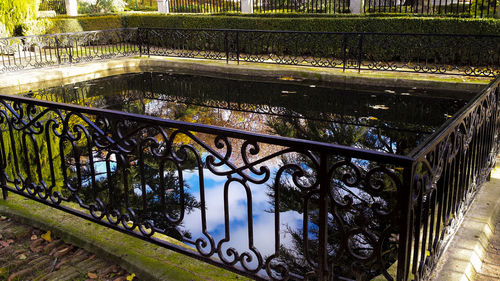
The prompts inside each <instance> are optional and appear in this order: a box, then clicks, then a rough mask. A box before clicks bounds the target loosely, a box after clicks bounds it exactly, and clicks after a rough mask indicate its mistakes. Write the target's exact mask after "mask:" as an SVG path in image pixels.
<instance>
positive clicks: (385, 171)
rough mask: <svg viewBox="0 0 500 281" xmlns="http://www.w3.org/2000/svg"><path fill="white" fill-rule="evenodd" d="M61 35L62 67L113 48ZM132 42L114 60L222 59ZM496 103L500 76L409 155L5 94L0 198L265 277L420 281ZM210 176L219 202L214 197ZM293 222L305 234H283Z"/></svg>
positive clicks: (473, 174)
mask: <svg viewBox="0 0 500 281" xmlns="http://www.w3.org/2000/svg"><path fill="white" fill-rule="evenodd" d="M127 31H130V32H131V31H133V32H131V33H127V34H137V30H136V29H132V30H128V29H127ZM141 31H143V30H141ZM113 32H118V34H121V33H122V32H125V31H123V30H120V31H113ZM176 32H177V33H175V34H181V31H176ZM190 32H191V31H190ZM192 32H194V33H203V32H206V33H208V32H207V31H192ZM139 34H145V35H148V34H149V35H151V34H150V33H149V32H140V33H139ZM208 34H211V33H208ZM214 34H223V35H224V36H225V35H229V34H233V35H236V36H241V34H240V33H238V32H235V33H230V31H214ZM269 34H273V33H272V32H270V33H269ZM276 34H279V33H278V32H277V33H276ZM292 34H295V33H292ZM305 34H307V33H305ZM149 35H148V36H149ZM57 36H60V35H55V37H56V38H57ZM65 36H68V37H65V38H68V41H67V42H66V43H65V46H66V48H67V49H66V50H69V51H67V53H65V54H67V56H66V57H67V58H68V59H67V60H66V62H72V60H73V59H74V58H75V56H74V54H73V50H82V49H85V48H87V47H88V48H91V49H92V48H97V49H101V50H115V49H114V47H108V46H109V43H110V42H109V41H106V40H108V39H107V38H104V39H103V41H102V45H96V44H97V43H95V42H92V43H88V44H84V46H83V47H82V46H78V45H77V47H75V49H73V47H72V46H74V45H73V44H70V43H71V42H73V41H71V39H69V38H71V37H70V36H69V35H65ZM346 36H347V35H346ZM44 38H45V37H44ZM48 38H53V37H50V36H49V37H48ZM97 38H99V37H97ZM119 38H122V37H119ZM126 38H128V37H126ZM130 38H133V37H130ZM146 38H147V37H146ZM154 38H158V36H155V37H154ZM58 40H59V39H58ZM97 42H100V41H99V40H97ZM130 42H132V43H133V42H136V41H134V40H133V39H127V40H121V41H120V43H119V44H118V43H116V42H112V43H114V44H115V45H112V46H126V49H119V50H120V51H119V52H108V53H107V54H110V53H112V54H117V55H123V54H124V52H125V51H122V50H131V51H130V52H129V53H133V52H140V53H142V54H151V55H153V54H155V52H159V53H160V54H161V52H162V51H164V50H172V49H174V50H178V49H177V48H178V46H181V47H182V50H184V51H185V52H189V53H187V54H189V55H190V56H194V55H193V54H195V55H196V56H204V55H205V54H215V53H216V52H215V51H214V50H217V51H218V48H219V47H221V48H222V50H223V52H222V53H223V54H224V48H226V46H224V44H223V45H222V46H220V45H217V44H215V43H218V42H219V41H218V40H213V41H212V42H214V45H211V44H209V43H210V42H209V41H206V40H205V41H201V42H203V43H200V44H201V45H188V44H185V45H169V46H162V45H158V44H160V43H159V42H171V44H179V41H177V40H164V39H161V40H160V41H154V40H151V41H146V42H147V44H144V41H140V42H141V43H139V44H137V43H136V45H134V44H132V43H130ZM181 42H182V41H181ZM184 42H186V41H184ZM188 42H193V41H191V40H189V41H188ZM225 42H227V41H225ZM237 42H238V41H237ZM96 46H97V47H96ZM135 46H138V47H137V48H135ZM199 46H202V47H203V48H206V49H202V48H198V49H202V51H198V52H194V53H191V52H193V50H195V49H194V48H193V47H199ZM116 48H118V47H116ZM120 48H121V47H120ZM226 50H229V48H226ZM204 52H206V53H204ZM76 54H85V51H79V52H77V53H76ZM174 55H182V53H174ZM240 55H241V56H243V55H245V52H242V53H240ZM93 56H94V55H93V54H92V53H90V55H89V56H88V57H92V58H93ZM62 57H65V56H62ZM84 57H85V56H83V55H80V56H78V57H77V58H84ZM229 57H230V56H226V58H229ZM70 58H71V59H70ZM99 58H101V57H99ZM222 58H224V57H222ZM25 65H31V64H25ZM34 66H37V65H34ZM499 93H500V78H497V79H496V80H495V81H494V82H492V83H491V84H490V85H489V86H488V87H487V88H486V89H485V90H484V91H483V92H481V93H480V94H478V95H477V97H476V98H475V99H474V100H473V101H472V102H470V103H469V104H468V105H467V107H466V108H464V109H463V110H462V111H460V112H459V113H458V114H456V115H455V116H454V117H453V118H452V119H450V121H448V122H447V123H446V124H445V125H444V126H443V127H442V128H441V129H440V130H439V131H438V132H436V133H435V134H434V135H433V136H432V137H430V138H429V139H428V141H427V142H425V143H423V144H422V145H421V146H420V147H419V148H418V149H416V150H415V151H414V152H413V153H411V154H410V155H409V156H398V155H394V154H388V153H381V152H375V151H369V150H363V149H359V148H353V147H346V146H341V145H332V144H326V143H319V142H313V141H306V140H297V139H290V138H283V137H276V136H268V135H262V134H253V133H248V132H244V131H238V130H231V129H224V128H219V127H215V126H207V125H198V124H193V123H184V122H177V121H169V120H164V119H159V118H154V117H145V116H141V115H134V114H128V113H123V112H116V111H111V110H104V109H90V108H86V107H80V106H74V105H66V104H60V103H55V102H48V101H40V100H35V99H31V98H26V97H19V96H8V95H0V160H1V161H0V163H1V172H2V173H1V187H2V191H3V195H4V198H7V194H8V192H13V193H17V194H20V195H23V196H25V197H28V198H31V199H33V200H36V201H39V202H42V203H44V204H47V205H49V206H52V207H54V208H57V209H60V210H63V211H66V212H68V213H70V214H73V215H77V216H80V217H83V218H86V219H89V220H91V221H94V222H97V223H99V224H102V225H105V226H107V227H110V228H112V229H115V230H119V231H122V232H124V233H127V234H130V235H133V236H136V237H139V238H141V239H144V240H146V241H150V242H151V243H155V244H157V245H161V246H164V247H166V248H169V249H172V250H174V251H177V252H181V253H183V254H186V255H189V256H191V257H194V258H197V259H200V260H203V261H205V262H208V263H212V264H215V265H217V266H221V267H223V268H226V269H229V270H232V271H235V272H238V273H240V274H242V275H246V276H249V277H251V278H255V279H264V280H331V279H357V280H370V279H372V278H373V277H375V276H383V277H385V278H386V279H387V280H393V279H396V280H409V279H416V280H421V279H425V278H426V276H428V274H429V271H430V270H431V269H432V268H433V266H434V264H435V263H436V262H437V259H438V258H439V256H440V254H441V252H442V250H443V248H444V245H445V243H446V241H447V239H448V238H449V237H450V233H453V231H454V230H455V229H456V227H457V226H458V225H459V223H460V220H461V218H462V214H463V213H464V211H465V210H467V207H468V205H469V204H470V202H471V200H472V198H473V197H474V195H475V193H476V192H477V190H478V189H479V187H480V185H481V184H482V183H483V182H484V181H485V180H486V179H487V176H488V174H489V172H490V170H491V168H492V166H493V164H494V159H495V156H496V153H497V151H498V124H499V121H500V120H499V111H498V95H499ZM214 177H217V178H218V179H219V180H221V179H222V180H221V182H222V184H221V186H220V196H219V197H217V198H214V197H211V196H209V193H208V192H207V189H206V188H207V186H206V183H207V181H208V180H210V179H212V180H213V178H214ZM188 178H194V179H195V180H194V181H191V182H190V184H187V182H188V180H187V179H188ZM235 190H240V191H241V192H242V194H243V195H242V197H241V200H242V201H244V202H245V209H244V211H243V217H242V220H243V221H244V223H245V225H246V228H245V231H244V234H243V235H242V234H241V233H239V235H238V234H236V233H234V229H233V227H234V226H231V224H230V221H231V219H232V218H233V216H235V215H237V214H236V213H238V212H236V211H235V210H234V209H233V205H231V203H232V202H233V201H232V199H231V198H232V197H231V195H232V194H233V193H232V192H234V191H235ZM264 194H265V199H264V200H263V201H261V202H267V204H268V205H266V206H267V207H266V209H265V211H266V212H267V213H268V214H270V221H271V225H272V227H270V228H267V229H269V232H268V233H265V237H266V239H265V240H268V241H271V238H273V239H272V243H271V246H270V247H269V248H266V247H264V246H263V245H262V244H260V243H261V242H262V241H260V240H262V239H256V235H257V233H255V232H254V227H255V223H254V220H255V219H256V216H255V213H256V211H257V209H256V208H257V207H256V206H254V204H253V203H255V202H256V201H257V200H258V199H259V198H260V199H262V196H264ZM213 200H216V201H217V203H218V204H217V205H218V206H220V207H221V209H220V210H219V211H220V213H221V214H223V217H222V218H221V222H220V223H221V224H222V226H223V227H222V228H223V229H222V232H221V233H219V234H218V236H217V235H216V233H215V232H214V230H213V229H211V228H209V227H208V225H209V221H210V218H211V216H210V212H213V208H207V206H209V205H210V204H211V203H212V204H213ZM219 202H220V203H219ZM258 206H260V207H261V208H262V205H258ZM290 215H293V216H294V217H295V218H296V220H297V221H299V222H300V223H298V224H296V225H295V227H292V226H291V225H288V224H286V223H285V224H284V223H283V222H284V221H287V220H286V218H289V216H290ZM240 219H241V218H240ZM196 229H197V230H198V231H195V230H196ZM155 234H156V235H155ZM158 234H164V235H167V236H170V237H174V238H175V239H177V240H179V241H182V242H184V243H185V244H186V245H191V246H192V247H193V248H194V249H193V248H188V247H183V246H179V245H176V244H172V243H170V242H166V241H165V240H163V239H161V237H159V236H158ZM217 237H218V238H217ZM241 237H245V241H244V243H243V244H238V246H235V245H234V244H233V243H234V240H235V239H238V238H241ZM241 245H244V246H241ZM396 261H397V265H396ZM393 269H397V274H394V273H393Z"/></svg>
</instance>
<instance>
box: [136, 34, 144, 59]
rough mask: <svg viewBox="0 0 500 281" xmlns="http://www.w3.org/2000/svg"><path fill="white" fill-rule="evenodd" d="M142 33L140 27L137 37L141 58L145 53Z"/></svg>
mask: <svg viewBox="0 0 500 281" xmlns="http://www.w3.org/2000/svg"><path fill="white" fill-rule="evenodd" d="M141 31H142V30H141V28H140V27H139V28H137V35H136V36H137V44H138V45H139V56H140V57H142V53H143V51H142V44H143V42H142V41H143V40H142V36H141V34H142V33H141Z"/></svg>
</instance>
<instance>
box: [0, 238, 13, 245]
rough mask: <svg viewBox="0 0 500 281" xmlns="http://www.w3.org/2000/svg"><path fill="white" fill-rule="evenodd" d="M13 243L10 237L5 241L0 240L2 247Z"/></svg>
mask: <svg viewBox="0 0 500 281" xmlns="http://www.w3.org/2000/svg"><path fill="white" fill-rule="evenodd" d="M12 243H14V240H12V239H9V240H7V241H0V246H2V247H9V246H10V244H12Z"/></svg>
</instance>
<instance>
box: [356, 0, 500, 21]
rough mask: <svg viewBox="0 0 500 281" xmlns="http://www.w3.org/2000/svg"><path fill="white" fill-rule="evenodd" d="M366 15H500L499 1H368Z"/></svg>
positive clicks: (365, 8) (365, 4) (366, 2)
mask: <svg viewBox="0 0 500 281" xmlns="http://www.w3.org/2000/svg"><path fill="white" fill-rule="evenodd" d="M364 11H365V13H410V14H427V15H456V16H465V17H481V18H482V17H494V16H495V15H498V0H484V1H482V0H471V1H466V0H413V1H405V0H367V1H365V2H364Z"/></svg>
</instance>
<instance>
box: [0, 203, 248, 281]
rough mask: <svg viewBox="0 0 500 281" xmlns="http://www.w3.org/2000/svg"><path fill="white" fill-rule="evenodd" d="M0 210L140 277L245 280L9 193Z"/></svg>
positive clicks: (151, 278) (1, 212) (145, 278)
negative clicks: (50, 232)
mask: <svg viewBox="0 0 500 281" xmlns="http://www.w3.org/2000/svg"><path fill="white" fill-rule="evenodd" d="M0 214H2V215H5V216H9V217H12V218H14V219H16V220H18V221H21V222H23V223H27V224H30V225H32V226H34V227H38V228H41V229H44V230H51V231H52V232H53V233H54V235H56V236H58V237H61V238H62V239H63V240H64V241H66V242H68V243H71V244H74V245H76V246H79V247H82V248H85V249H87V250H88V251H91V252H93V253H95V254H97V255H99V256H101V257H102V258H105V259H108V260H110V261H113V262H115V263H118V264H120V265H121V266H122V267H124V268H126V269H127V270H128V271H129V272H131V273H135V274H136V275H137V276H138V277H139V278H140V279H143V280H173V281H174V280H182V281H184V280H186V281H187V280H200V281H202V280H220V281H224V280H235V279H243V280H247V279H245V278H243V277H241V276H238V275H237V274H235V273H232V272H228V271H225V270H222V269H220V268H217V267H215V266H212V265H209V264H206V263H204V262H201V261H198V260H195V259H192V258H189V257H187V256H185V255H182V254H179V253H176V252H173V251H170V250H167V249H166V248H163V247H160V246H156V245H154V244H151V243H148V242H145V241H143V240H141V239H139V238H135V237H131V236H129V235H126V234H123V233H120V232H118V231H114V230H110V229H107V228H106V227H104V226H101V225H98V224H95V223H93V222H90V221H87V220H84V219H80V218H77V217H75V216H72V215H69V214H66V213H64V212H62V211H59V210H56V209H53V208H51V207H48V206H46V205H43V204H40V203H37V202H34V201H32V200H29V199H26V198H24V197H21V196H18V195H15V194H12V193H10V194H9V199H8V200H0ZM178 243H179V242H178Z"/></svg>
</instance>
